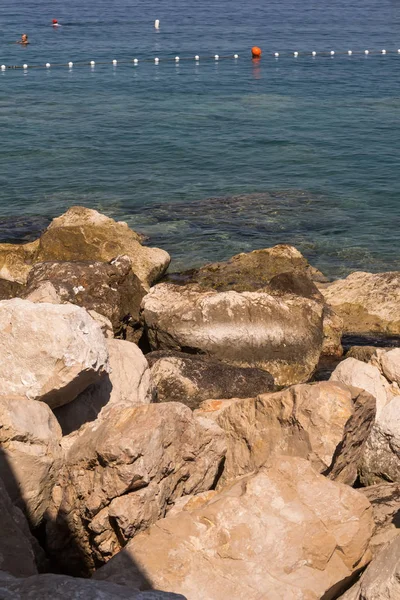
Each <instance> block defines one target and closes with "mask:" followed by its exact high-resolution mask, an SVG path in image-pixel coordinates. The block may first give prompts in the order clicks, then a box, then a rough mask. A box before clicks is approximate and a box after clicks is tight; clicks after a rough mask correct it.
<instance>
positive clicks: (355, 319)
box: [321, 271, 400, 335]
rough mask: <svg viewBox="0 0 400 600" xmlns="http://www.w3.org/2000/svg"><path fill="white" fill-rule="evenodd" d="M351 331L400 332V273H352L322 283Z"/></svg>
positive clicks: (328, 297)
mask: <svg viewBox="0 0 400 600" xmlns="http://www.w3.org/2000/svg"><path fill="white" fill-rule="evenodd" d="M321 291H322V293H323V295H324V296H325V299H326V301H327V302H328V304H330V305H331V306H332V307H333V309H334V310H335V312H337V313H338V314H339V316H341V317H342V319H343V323H344V330H345V331H346V332H349V333H370V332H375V333H387V334H395V335H398V334H400V273H399V272H397V271H393V272H389V273H364V272H356V273H351V275H349V276H348V277H347V278H346V279H340V280H338V281H334V282H333V283H331V284H330V285H329V286H327V287H322V286H321Z"/></svg>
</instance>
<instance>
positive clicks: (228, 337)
mask: <svg viewBox="0 0 400 600" xmlns="http://www.w3.org/2000/svg"><path fill="white" fill-rule="evenodd" d="M142 309H143V312H142V315H143V318H144V321H145V326H146V331H147V335H148V339H149V342H150V345H151V347H152V349H153V350H182V351H190V353H197V354H206V355H208V356H211V357H213V358H216V359H218V360H221V361H223V362H226V363H228V364H231V365H233V366H236V367H252V368H259V369H263V370H265V371H268V372H269V373H271V375H272V376H273V377H274V380H275V383H276V384H277V385H290V384H292V383H299V382H303V381H307V379H308V378H309V377H310V376H311V374H312V373H313V371H314V369H315V367H316V365H317V363H318V360H319V357H320V354H321V349H322V339H323V330H322V326H323V319H322V317H323V304H322V303H321V302H319V301H316V300H313V299H308V298H304V297H300V296H296V295H293V294H285V295H271V294H269V293H267V292H262V291H260V292H242V293H238V292H235V291H228V292H221V293H218V292H215V291H204V290H203V289H202V288H201V287H199V286H197V285H188V286H178V285H173V284H168V283H162V284H158V285H156V286H155V287H154V288H152V289H151V291H150V293H149V294H147V296H145V297H144V299H143V301H142Z"/></svg>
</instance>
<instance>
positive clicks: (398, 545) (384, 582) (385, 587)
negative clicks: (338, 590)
mask: <svg viewBox="0 0 400 600" xmlns="http://www.w3.org/2000/svg"><path fill="white" fill-rule="evenodd" d="M398 598H400V536H397V537H396V538H395V539H394V540H393V541H392V542H391V543H390V544H387V545H386V546H385V547H384V548H382V550H381V552H380V553H379V554H378V556H376V557H375V558H374V560H373V561H372V562H371V564H370V565H369V566H368V568H367V570H366V571H365V573H364V574H363V575H362V577H361V578H360V580H359V581H357V583H356V584H355V585H354V586H353V587H352V588H351V589H350V590H349V591H348V592H346V593H345V594H344V595H343V596H340V600H398Z"/></svg>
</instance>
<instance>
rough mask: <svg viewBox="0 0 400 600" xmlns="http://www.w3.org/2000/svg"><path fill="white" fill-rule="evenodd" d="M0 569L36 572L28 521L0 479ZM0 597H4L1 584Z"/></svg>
mask: <svg viewBox="0 0 400 600" xmlns="http://www.w3.org/2000/svg"><path fill="white" fill-rule="evenodd" d="M0 456H1V455H0ZM0 569H1V571H6V572H7V573H10V574H11V575H14V576H15V577H28V576H29V575H35V573H37V568H36V563H35V555H34V551H33V547H32V544H31V534H30V532H29V527H28V523H27V522H26V520H25V517H24V515H23V514H22V513H21V511H20V510H19V509H18V508H16V507H15V506H13V504H12V502H11V500H10V498H9V496H8V494H7V492H6V489H5V487H4V485H3V482H2V481H1V480H0ZM0 598H2V599H3V598H4V596H2V595H1V586H0Z"/></svg>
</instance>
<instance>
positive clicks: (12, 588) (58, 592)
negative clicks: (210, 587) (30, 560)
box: [0, 571, 186, 600]
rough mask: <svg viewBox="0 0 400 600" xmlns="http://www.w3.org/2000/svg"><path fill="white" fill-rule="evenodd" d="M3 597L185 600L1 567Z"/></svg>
mask: <svg viewBox="0 0 400 600" xmlns="http://www.w3.org/2000/svg"><path fill="white" fill-rule="evenodd" d="M0 598H1V599H2V600H38V599H40V600H55V599H57V600H83V599H84V600H186V599H185V597H184V596H181V595H180V594H172V593H168V592H159V591H157V590H151V591H147V592H141V591H139V590H134V589H129V588H127V587H125V586H123V585H118V584H115V583H109V582H107V581H93V580H88V579H79V578H75V577H68V576H67V575H53V574H45V575H36V576H32V577H27V578H25V579H16V578H15V577H12V576H10V575H7V574H6V573H4V572H2V571H0Z"/></svg>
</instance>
